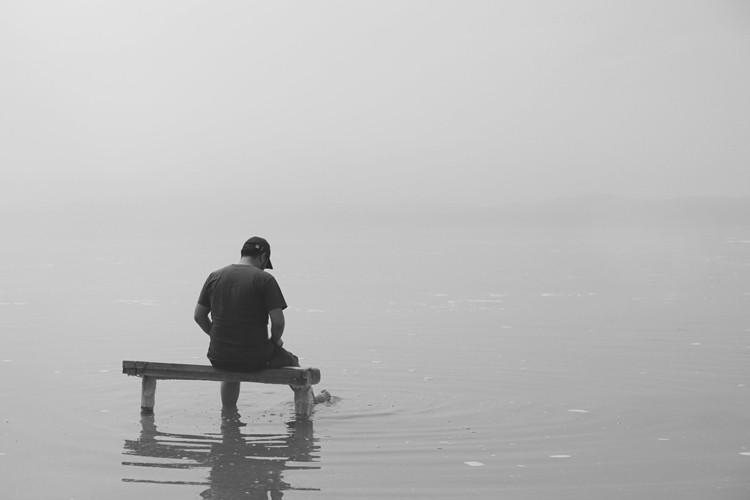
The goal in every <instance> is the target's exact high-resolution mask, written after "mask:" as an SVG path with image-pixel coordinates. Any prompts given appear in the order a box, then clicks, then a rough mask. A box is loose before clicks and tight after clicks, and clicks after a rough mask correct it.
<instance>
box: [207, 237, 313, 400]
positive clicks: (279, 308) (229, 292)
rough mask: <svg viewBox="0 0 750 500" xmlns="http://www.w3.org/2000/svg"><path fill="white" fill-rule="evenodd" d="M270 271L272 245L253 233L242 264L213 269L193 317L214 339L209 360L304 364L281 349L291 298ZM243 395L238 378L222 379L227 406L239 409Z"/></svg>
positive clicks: (241, 367) (257, 365)
mask: <svg viewBox="0 0 750 500" xmlns="http://www.w3.org/2000/svg"><path fill="white" fill-rule="evenodd" d="M265 269H273V266H272V265H271V246H270V245H269V244H268V241H266V240H265V239H263V238H260V237H258V236H253V237H252V238H250V239H249V240H247V241H246V242H245V244H244V245H243V246H242V250H241V252H240V261H239V263H237V264H231V265H228V266H226V267H223V268H221V269H219V270H217V271H214V272H212V273H211V274H210V275H209V276H208V278H207V279H206V282H205V284H204V285H203V289H202V290H201V293H200V296H199V297H198V303H197V304H196V306H195V313H194V318H195V321H196V323H198V325H199V326H200V327H201V329H202V330H203V331H204V332H206V333H207V334H208V335H209V336H210V337H211V342H210V344H209V347H208V359H209V360H210V361H211V364H212V365H213V366H215V367H216V368H219V369H223V370H231V371H255V370H262V369H264V368H280V367H282V366H299V359H298V358H297V356H295V355H294V354H292V353H290V352H289V351H287V350H286V349H284V348H283V347H282V346H283V342H282V340H281V336H282V335H283V334H284V309H286V301H285V300H284V295H283V294H282V293H281V289H280V288H279V285H278V283H277V282H276V279H275V278H274V277H273V276H272V275H271V274H269V273H267V272H266V271H265ZM209 313H210V315H211V316H210V318H209ZM269 318H270V320H271V336H270V338H269V336H268V320H269ZM323 392H325V391H323ZM239 395H240V383H239V382H222V384H221V402H222V405H223V406H224V408H225V409H231V408H236V406H237V399H238V398H239ZM326 395H327V393H326Z"/></svg>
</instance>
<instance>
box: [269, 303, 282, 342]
mask: <svg viewBox="0 0 750 500" xmlns="http://www.w3.org/2000/svg"><path fill="white" fill-rule="evenodd" d="M268 317H269V318H271V342H273V343H274V344H277V345H279V346H281V345H282V344H283V342H281V336H282V335H283V334H284V311H283V310H282V309H281V308H279V309H271V310H270V311H268Z"/></svg>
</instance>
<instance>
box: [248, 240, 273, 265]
mask: <svg viewBox="0 0 750 500" xmlns="http://www.w3.org/2000/svg"><path fill="white" fill-rule="evenodd" d="M262 253H265V254H268V262H267V263H266V269H273V265H271V245H269V244H268V241H266V240H265V238H261V237H260V236H253V237H252V238H250V239H249V240H247V241H246V242H245V244H244V245H242V251H241V252H240V254H241V255H251V256H253V257H256V256H258V255H260V254H262Z"/></svg>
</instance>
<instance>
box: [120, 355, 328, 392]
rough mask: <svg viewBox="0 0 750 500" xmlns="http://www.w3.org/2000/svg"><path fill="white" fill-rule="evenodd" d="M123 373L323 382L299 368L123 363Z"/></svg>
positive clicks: (313, 370)
mask: <svg viewBox="0 0 750 500" xmlns="http://www.w3.org/2000/svg"><path fill="white" fill-rule="evenodd" d="M122 373H124V374H126V375H134V376H138V377H144V376H145V377H153V378H155V379H171V380H215V381H229V382H258V383H262V384H285V385H296V386H305V385H313V384H317V383H318V382H320V370H319V369H317V368H296V367H286V368H274V369H270V370H261V371H257V372H229V371H224V370H217V369H216V368H214V367H213V366H206V365H186V364H178V363H156V362H151V361H123V362H122Z"/></svg>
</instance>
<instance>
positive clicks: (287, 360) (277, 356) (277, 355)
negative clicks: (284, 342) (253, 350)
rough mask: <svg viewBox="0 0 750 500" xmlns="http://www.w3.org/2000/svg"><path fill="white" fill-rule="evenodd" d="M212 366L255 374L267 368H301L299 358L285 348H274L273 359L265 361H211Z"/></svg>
mask: <svg viewBox="0 0 750 500" xmlns="http://www.w3.org/2000/svg"><path fill="white" fill-rule="evenodd" d="M210 361H211V365H212V366H213V367H214V368H218V369H219V370H227V371H232V372H255V371H258V370H265V369H267V368H282V367H284V366H299V358H298V357H297V356H295V355H294V354H292V353H291V352H289V351H287V350H286V349H284V348H283V347H279V346H277V345H275V346H274V349H273V353H272V354H271V358H270V359H268V360H265V361H261V360H248V361H226V360H219V359H211V360H210Z"/></svg>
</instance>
